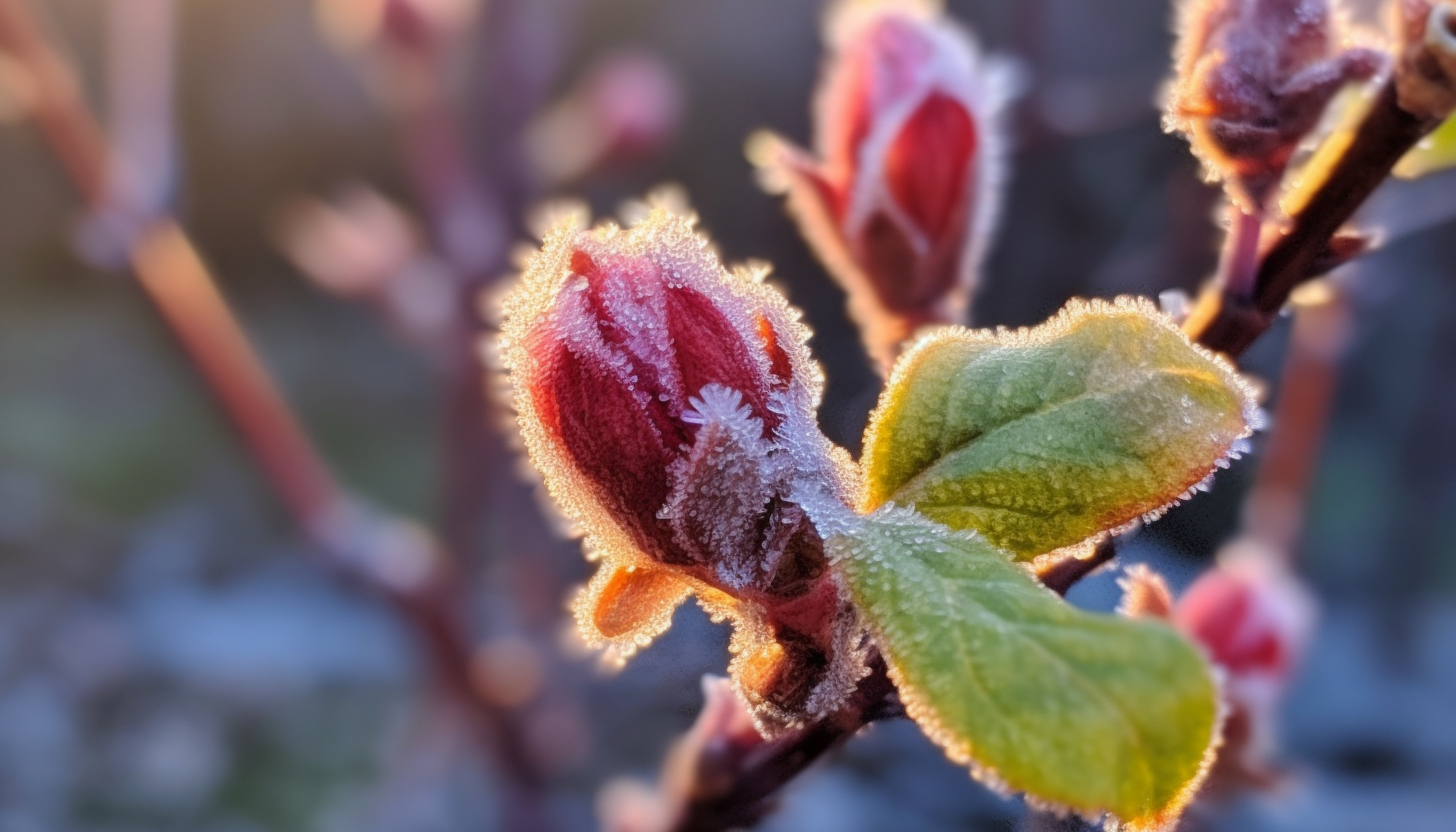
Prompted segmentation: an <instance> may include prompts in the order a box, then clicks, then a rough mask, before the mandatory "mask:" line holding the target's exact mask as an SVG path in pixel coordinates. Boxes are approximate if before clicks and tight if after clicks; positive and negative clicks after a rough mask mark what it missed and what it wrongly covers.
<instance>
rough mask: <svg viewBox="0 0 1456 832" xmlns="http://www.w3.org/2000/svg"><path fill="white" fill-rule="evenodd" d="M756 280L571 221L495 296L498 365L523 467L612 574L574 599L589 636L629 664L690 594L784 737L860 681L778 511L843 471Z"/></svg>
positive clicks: (777, 315) (784, 311)
mask: <svg viewBox="0 0 1456 832" xmlns="http://www.w3.org/2000/svg"><path fill="white" fill-rule="evenodd" d="M762 278H763V274H762V273H753V272H748V271H744V270H740V271H737V272H734V273H730V272H728V271H727V270H725V269H724V268H723V266H722V265H721V264H720V263H719V262H718V259H717V257H716V255H715V254H714V253H713V252H712V251H711V250H710V249H709V248H708V243H707V241H706V240H704V239H703V238H701V237H699V236H698V235H697V233H696V232H695V231H694V230H693V227H692V223H691V221H690V220H687V219H683V218H680V217H675V216H673V215H671V214H669V213H668V212H666V211H665V210H662V209H657V210H654V211H653V212H652V213H651V214H650V215H649V216H648V217H647V218H646V219H645V220H644V221H642V222H641V223H639V224H637V225H635V226H633V227H631V228H629V229H625V230H624V229H621V228H618V227H616V226H612V225H604V226H600V227H598V228H595V229H592V230H590V231H587V230H583V229H582V227H581V226H580V224H579V223H578V222H576V221H575V220H571V219H569V220H567V221H566V222H565V223H563V224H562V225H559V226H558V227H557V228H555V229H554V230H553V231H551V232H550V233H549V234H548V235H547V236H546V239H545V245H544V248H543V249H542V250H541V251H540V252H538V253H537V254H536V255H534V256H533V257H532V258H531V259H530V260H529V262H528V263H527V264H526V269H525V272H524V274H523V276H522V281H521V283H520V285H519V286H518V287H517V288H516V289H515V290H514V291H513V292H512V293H511V295H510V296H509V297H508V298H507V299H506V301H505V313H506V316H505V325H504V333H503V336H504V337H503V339H502V353H503V357H504V360H505V365H506V367H507V369H508V370H509V372H510V377H511V381H512V383H513V386H514V388H515V404H516V409H517V412H518V414H519V422H520V426H521V431H522V434H523V436H524V438H525V441H526V448H527V451H528V453H529V454H530V457H531V461H532V463H534V465H535V467H536V468H537V469H538V470H539V471H540V472H541V473H542V475H543V477H544V478H545V481H546V485H547V487H548V489H549V490H550V492H551V493H552V495H553V496H555V497H556V499H557V500H558V501H559V502H560V503H561V504H562V506H563V507H564V508H565V510H566V511H567V513H568V514H569V515H571V516H572V517H573V518H574V519H575V520H577V521H578V522H579V523H580V524H581V526H582V528H583V530H584V531H585V533H586V535H587V537H588V543H589V545H590V546H591V547H592V549H593V550H594V551H595V552H596V553H597V554H599V555H600V556H601V557H602V558H603V559H604V560H605V561H606V563H605V564H604V565H603V567H602V569H601V571H600V572H599V573H598V577H597V578H596V579H595V580H593V582H592V585H591V587H589V588H588V591H587V593H586V594H585V595H584V596H583V599H582V601H580V602H579V607H578V616H577V617H578V621H579V622H581V623H582V626H583V629H584V631H586V633H587V635H588V637H589V638H590V639H591V640H593V641H595V642H597V643H603V644H610V645H614V646H616V647H618V648H620V652H622V653H627V652H630V651H631V649H633V648H635V647H636V646H638V645H640V644H643V643H646V641H647V640H648V639H650V638H651V637H652V636H654V635H656V634H657V633H660V632H661V631H662V630H664V629H666V626H667V621H668V616H669V614H670V613H671V610H672V608H673V607H674V606H676V605H677V603H679V602H680V601H681V600H682V599H683V598H684V597H685V596H686V595H687V594H688V593H689V592H693V593H696V594H697V595H698V596H699V599H700V600H701V601H702V603H703V604H704V605H705V606H707V607H708V608H709V610H710V611H711V612H712V613H713V614H714V615H716V616H722V617H728V618H732V619H734V620H735V621H736V622H737V623H738V624H739V634H738V636H737V637H736V639H735V642H734V644H735V648H734V652H735V653H738V654H739V655H738V659H737V660H736V661H735V663H734V668H735V670H734V675H735V680H736V682H737V684H738V685H739V689H740V690H741V691H742V692H743V693H744V694H745V696H746V697H747V698H748V700H749V702H750V704H751V705H753V706H754V707H755V713H756V715H757V716H758V717H759V718H760V719H761V720H763V721H765V722H766V723H769V724H783V723H790V722H793V721H795V720H796V719H798V718H800V717H802V716H803V714H804V713H805V709H806V708H810V709H812V708H821V707H829V706H830V705H832V704H833V702H831V701H830V700H832V699H834V696H830V695H829V694H828V693H826V691H829V690H830V689H832V691H833V692H834V693H835V695H838V693H839V692H841V690H842V689H845V679H850V682H851V683H852V681H853V678H857V677H853V678H851V674H852V673H853V672H854V671H853V670H852V669H851V668H850V667H849V663H851V662H853V661H858V658H857V657H856V655H855V654H853V652H852V650H850V649H849V647H850V643H851V642H852V641H853V639H854V637H855V635H856V633H855V631H853V628H852V627H849V626H847V625H846V618H845V615H844V604H843V602H842V601H841V599H840V596H839V593H838V590H837V588H836V587H835V585H834V584H833V578H832V576H831V575H830V573H829V571H828V569H827V563H826V560H825V555H824V547H823V541H822V539H821V537H820V535H819V532H818V531H817V530H816V528H815V526H814V524H813V523H812V522H811V521H810V518H809V516H808V515H807V514H806V512H805V511H804V509H803V508H802V507H801V506H799V505H798V504H797V503H796V502H795V501H794V500H793V499H792V496H791V495H792V493H793V491H794V488H795V485H796V483H798V482H800V481H802V480H803V479H804V478H806V477H807V478H810V479H812V480H814V481H815V482H828V483H829V484H830V487H831V489H833V488H835V487H837V486H836V485H835V484H836V483H839V482H842V481H843V480H841V479H840V478H841V477H843V476H844V474H843V471H844V470H845V469H846V468H847V466H848V465H850V463H848V461H847V459H842V458H841V457H840V456H838V455H834V454H831V453H829V452H828V451H827V448H828V447H829V446H828V443H827V440H824V439H823V438H822V436H820V435H819V434H818V433H817V428H815V427H813V425H814V417H813V408H814V407H815V405H816V404H817V402H818V397H819V394H820V386H821V383H822V382H821V380H820V377H819V374H818V370H817V368H816V367H815V365H814V363H813V361H812V359H811V358H810V357H809V354H808V350H807V349H806V347H805V341H806V340H807V338H808V331H807V330H806V329H805V328H804V327H803V326H802V325H801V324H799V323H798V321H797V315H796V313H794V312H793V311H792V310H791V309H790V307H789V306H788V304H787V303H786V302H785V301H784V300H783V298H782V296H780V295H779V294H778V293H777V292H775V291H774V290H773V289H771V288H769V287H768V286H765V285H764V284H763V283H762ZM825 684H828V687H827V688H826V687H825ZM851 686H852V684H851ZM816 702H817V703H819V704H818V705H817V706H816V705H813V703H816Z"/></svg>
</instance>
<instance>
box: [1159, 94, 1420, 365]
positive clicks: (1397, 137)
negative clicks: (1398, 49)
mask: <svg viewBox="0 0 1456 832" xmlns="http://www.w3.org/2000/svg"><path fill="white" fill-rule="evenodd" d="M1439 123H1440V121H1439V120H1438V119H1429V118H1420V117H1417V116H1415V115H1412V114H1411V113H1408V112H1406V111H1405V110H1403V109H1401V107H1400V104H1399V102H1398V96H1397V93H1396V88H1395V82H1394V80H1393V79H1392V80H1389V81H1386V82H1385V83H1384V84H1382V85H1381V87H1380V91H1379V92H1378V93H1377V94H1376V97H1375V100H1374V102H1373V104H1372V106H1371V108H1370V112H1369V114H1368V115H1367V116H1366V117H1365V119H1364V121H1362V122H1361V124H1360V127H1359V129H1358V130H1357V131H1356V133H1355V136H1354V138H1353V140H1352V141H1351V143H1350V146H1349V148H1348V149H1347V150H1346V151H1345V153H1344V155H1342V156H1341V157H1340V160H1339V161H1338V162H1337V163H1336V164H1335V165H1334V167H1333V169H1332V170H1331V171H1330V173H1329V176H1328V177H1327V178H1326V179H1325V180H1324V182H1323V184H1321V185H1320V186H1319V188H1318V190H1316V191H1315V192H1314V194H1313V196H1311V197H1310V199H1309V202H1308V203H1307V204H1306V205H1305V206H1304V208H1303V209H1302V210H1301V211H1299V213H1298V214H1297V215H1296V216H1295V217H1294V218H1293V219H1292V221H1291V226H1290V228H1289V230H1288V231H1287V232H1286V233H1285V234H1284V235H1283V236H1281V237H1279V238H1278V239H1277V240H1275V241H1274V242H1273V243H1271V244H1270V245H1269V247H1268V248H1267V249H1266V250H1265V251H1264V252H1263V254H1262V256H1261V257H1260V260H1259V268H1258V271H1257V272H1255V275H1254V288H1253V293H1252V295H1243V294H1241V293H1239V292H1237V291H1233V290H1231V289H1230V288H1227V287H1219V286H1215V288H1213V289H1211V290H1210V291H1209V292H1207V293H1205V294H1204V296H1203V297H1202V298H1201V299H1200V300H1199V303H1198V305H1197V306H1196V307H1195V308H1194V310H1193V314H1191V315H1190V316H1189V318H1188V321H1187V323H1186V324H1185V325H1184V331H1185V332H1187V333H1188V334H1189V337H1191V338H1193V340H1195V341H1197V342H1198V343H1200V344H1203V345H1204V346H1206V347H1208V348H1210V349H1214V350H1218V351H1219V352H1224V353H1227V354H1229V355H1233V356H1237V355H1240V354H1242V353H1243V352H1244V350H1246V349H1248V348H1249V346H1250V345H1251V344H1253V343H1254V341H1255V340H1256V339H1257V338H1258V337H1259V336H1260V335H1262V334H1263V333H1264V331H1265V330H1267V329H1268V328H1269V327H1270V326H1272V325H1273V323H1274V321H1275V319H1276V318H1277V317H1278V315H1279V311H1280V310H1281V309H1282V308H1283V307H1284V304H1285V302H1286V301H1288V300H1289V295H1290V293H1291V292H1293V291H1294V289H1295V288H1296V287H1297V286H1299V285H1300V284H1301V283H1304V282H1306V281H1308V280H1311V279H1313V278H1316V277H1319V276H1320V275H1321V274H1323V273H1324V272H1325V271H1328V270H1329V268H1330V267H1331V265H1332V263H1333V264H1337V259H1335V260H1332V258H1331V250H1332V244H1333V241H1334V240H1335V238H1336V235H1337V234H1338V232H1339V231H1340V228H1341V226H1343V225H1344V224H1345V223H1346V222H1348V221H1349V219H1350V218H1351V217H1352V216H1354V215H1355V211H1356V210H1358V209H1359V208H1360V206H1361V205H1362V204H1363V203H1364V202H1365V200H1366V199H1367V198H1368V197H1369V196H1370V194H1372V193H1374V192H1375V189H1376V188H1377V187H1379V185H1380V183H1382V182H1384V181H1385V179H1386V178H1387V177H1388V176H1389V175H1390V172H1391V170H1392V169H1393V168H1394V167H1395V165H1396V163H1397V162H1399V161H1400V159H1401V157H1402V156H1404V155H1405V154H1406V152H1408V151H1409V150H1410V149H1411V148H1412V147H1414V146H1415V145H1416V143H1417V142H1419V141H1420V140H1421V139H1422V138H1423V137H1425V135H1426V134H1427V133H1429V132H1431V131H1432V130H1434V129H1435V128H1436V126H1437V125H1438V124H1439Z"/></svg>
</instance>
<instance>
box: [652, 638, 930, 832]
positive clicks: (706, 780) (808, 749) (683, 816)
mask: <svg viewBox="0 0 1456 832" xmlns="http://www.w3.org/2000/svg"><path fill="white" fill-rule="evenodd" d="M903 715H904V710H903V708H901V706H900V704H899V699H898V696H897V694H896V692H895V686H894V683H892V682H891V681H890V676H889V671H888V668H887V667H886V665H885V661H884V659H883V658H881V657H880V656H879V654H878V653H876V654H875V655H874V656H873V657H872V658H871V660H870V673H869V675H867V676H866V677H865V678H864V679H862V680H861V681H860V684H859V686H858V687H857V688H856V689H855V692H854V693H853V694H852V695H851V696H850V698H849V701H848V702H846V703H845V705H844V707H843V708H841V709H840V710H839V711H838V712H837V713H835V714H834V715H833V716H830V717H827V718H825V719H822V720H820V721H818V722H815V723H812V724H810V725H808V726H805V727H804V728H800V729H798V730H796V731H793V732H791V733H788V734H785V735H783V736H781V737H778V738H776V739H773V740H762V739H761V738H758V737H757V735H754V736H753V739H756V740H757V742H752V741H751V742H749V743H747V744H741V743H718V742H715V741H714V738H712V737H706V738H702V740H703V741H702V743H701V744H700V745H697V746H695V747H692V748H686V749H684V750H685V751H688V752H689V754H690V755H691V756H692V759H675V757H677V756H678V755H672V756H671V757H670V758H669V762H668V765H669V766H671V767H681V768H686V771H687V772H688V778H687V780H686V782H680V783H676V784H674V786H673V790H674V791H675V792H676V793H674V794H669V795H665V797H666V798H667V799H668V800H671V801H674V802H676V803H677V806H676V809H675V810H674V811H671V812H669V818H670V822H669V824H668V826H666V827H665V829H663V830H662V832H720V831H721V830H726V829H737V828H741V827H745V826H751V825H752V824H754V823H756V822H758V821H759V820H760V819H762V818H763V817H764V816H765V815H767V814H768V813H769V812H771V811H773V809H774V808H775V805H776V804H777V799H778V796H779V794H780V792H781V791H782V790H783V787H784V786H785V784H787V783H788V782H789V781H791V780H793V779H794V778H795V777H798V776H799V775H800V774H802V773H803V772H804V771H805V770H807V769H808V768H809V767H810V766H812V765H813V764H814V763H815V762H817V761H818V760H819V759H820V758H822V757H823V756H824V755H825V754H827V753H829V752H830V751H833V750H834V749H836V748H838V747H839V746H840V745H842V744H843V743H844V742H845V741H846V740H848V739H849V738H850V737H852V736H854V735H855V734H856V733H858V732H859V730H860V729H861V728H864V727H865V726H866V725H869V724H870V723H872V722H875V721H878V720H882V719H889V718H892V717H897V716H903ZM665 774H666V775H668V776H669V777H670V776H671V775H672V774H674V772H665Z"/></svg>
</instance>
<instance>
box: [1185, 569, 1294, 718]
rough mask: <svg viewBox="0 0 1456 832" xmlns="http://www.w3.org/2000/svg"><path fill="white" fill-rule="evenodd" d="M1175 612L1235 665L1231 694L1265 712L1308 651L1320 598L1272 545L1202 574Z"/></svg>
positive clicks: (1189, 630)
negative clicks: (1288, 568) (1312, 596)
mask: <svg viewBox="0 0 1456 832" xmlns="http://www.w3.org/2000/svg"><path fill="white" fill-rule="evenodd" d="M1248 545H1253V544H1248ZM1173 620H1174V622H1175V623H1176V625H1177V626H1178V628H1179V629H1180V630H1182V631H1183V632H1184V633H1186V634H1187V635H1188V636H1189V637H1190V638H1192V639H1193V640H1195V641H1197V642H1198V643H1200V644H1202V645H1203V646H1204V647H1205V648H1206V649H1207V650H1208V653H1209V657H1210V658H1211V659H1212V660H1213V661H1214V663H1215V664H1217V665H1219V666H1220V667H1222V668H1223V669H1224V670H1225V671H1226V672H1227V674H1228V676H1227V680H1226V681H1227V688H1228V694H1229V696H1230V698H1231V699H1233V700H1236V704H1238V705H1241V706H1244V707H1248V708H1252V709H1254V710H1256V711H1260V712H1263V711H1266V710H1268V709H1270V708H1272V707H1273V706H1274V705H1275V703H1276V701H1277V698H1278V696H1279V694H1280V693H1282V691H1283V688H1284V685H1285V684H1286V683H1287V682H1288V680H1289V676H1290V674H1291V672H1292V670H1293V669H1294V666H1295V664H1296V663H1297V662H1298V660H1299V658H1300V656H1301V654H1302V653H1303V652H1304V646H1305V642H1306V641H1307V639H1308V636H1309V630H1310V626H1311V624H1312V623H1313V603H1312V601H1311V600H1310V599H1309V595H1308V593H1307V591H1306V590H1305V589H1304V587H1303V586H1302V585H1301V584H1300V583H1299V582H1298V580H1297V579H1296V578H1294V576H1292V575H1290V574H1288V573H1287V572H1286V571H1284V568H1283V567H1282V566H1281V565H1279V563H1278V561H1277V560H1275V559H1274V558H1272V557H1270V556H1269V553H1267V552H1264V551H1262V550H1259V551H1247V552H1244V553H1239V554H1237V555H1235V556H1234V557H1232V558H1224V559H1222V561H1221V562H1220V563H1219V565H1218V566H1215V567H1214V568H1212V569H1210V570H1208V571H1207V572H1205V573H1204V574H1203V575H1201V576H1199V578H1198V580H1196V581H1194V582H1193V585H1192V586H1190V587H1189V588H1188V591H1187V592H1185V593H1184V594H1183V596H1182V597H1181V598H1179V599H1178V603H1177V605H1176V607H1175V608H1174V611H1173Z"/></svg>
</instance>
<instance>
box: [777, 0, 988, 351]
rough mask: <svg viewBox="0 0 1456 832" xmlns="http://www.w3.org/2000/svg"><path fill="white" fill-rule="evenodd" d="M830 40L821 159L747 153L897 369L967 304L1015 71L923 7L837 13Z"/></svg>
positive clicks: (858, 5) (820, 111)
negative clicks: (929, 327)
mask: <svg viewBox="0 0 1456 832" xmlns="http://www.w3.org/2000/svg"><path fill="white" fill-rule="evenodd" d="M827 37H828V40H829V47H830V50H831V54H830V57H829V60H828V62H827V64H826V65H825V69H824V72H823V75H822V77H821V79H820V82H819V91H818V95H817V101H816V108H815V114H814V115H815V125H814V132H815V146H816V149H817V151H818V158H817V159H815V158H812V157H811V155H810V154H808V153H807V152H804V151H800V150H797V149H795V148H793V147H791V146H789V145H787V144H786V143H784V142H782V141H779V140H777V139H773V138H768V137H765V138H763V139H762V140H759V141H758V142H757V144H756V146H754V147H751V148H750V151H751V155H753V156H754V157H755V161H756V162H758V163H759V164H760V165H762V166H763V167H764V168H765V171H766V173H767V174H768V179H769V182H770V185H771V186H773V187H777V188H783V189H786V190H787V192H788V196H789V205H790V209H791V211H792V213H793V214H794V217H795V219H796V220H797V221H798V223H799V226H800V229H801V230H802V231H803V233H804V235H805V237H806V238H808V240H809V242H810V244H811V245H812V246H813V247H814V249H815V251H816V252H817V253H818V255H819V257H820V259H821V260H822V261H823V262H824V264H825V266H826V267H827V268H828V269H829V271H830V272H832V273H833V274H834V276H835V277H836V278H837V279H838V280H839V281H840V283H841V284H842V285H843V286H844V287H845V289H846V290H847V291H848V292H849V295H850V306H851V311H852V312H853V313H854V315H855V318H856V320H857V321H858V322H859V324H860V327H861V329H862V330H863V331H864V334H865V339H866V343H867V345H868V346H869V348H870V350H871V351H872V352H873V353H875V355H876V357H877V358H880V359H881V360H882V362H883V363H886V365H887V366H888V363H889V362H890V361H892V360H893V355H894V352H895V350H896V348H897V347H898V345H899V344H900V342H902V341H903V340H904V339H905V338H907V337H908V336H909V335H911V334H912V333H913V332H914V330H915V329H916V328H917V327H918V326H921V325H924V324H927V323H944V322H949V321H955V320H958V319H959V318H960V317H962V316H963V315H964V311H965V307H966V306H967V305H968V303H969V300H970V295H971V293H972V291H973V290H974V288H975V282H976V279H977V277H978V271H979V268H980V263H981V259H982V256H983V254H984V252H985V247H986V239H987V237H988V235H989V232H990V230H991V226H992V223H993V221H994V219H995V215H996V210H997V204H996V203H997V201H998V197H999V191H1000V185H1001V178H1002V173H1001V136H1000V133H999V127H1000V125H999V124H998V120H999V111H1000V109H1001V107H1002V103H1003V100H1004V98H1005V89H1006V88H1007V86H1008V84H1007V83H1006V78H1005V76H1006V74H1007V73H1006V72H1005V70H1004V68H1003V67H1002V66H1001V65H999V64H997V63H995V62H988V61H985V60H983V59H982V58H981V56H980V54H979V52H978V50H977V48H976V46H975V44H974V43H973V42H972V40H971V38H970V36H969V35H968V34H967V33H966V32H964V31H963V30H961V29H960V28H959V27H957V26H955V25H954V24H952V23H951V22H949V21H948V20H946V19H945V18H944V17H942V16H941V14H940V13H939V9H938V7H937V6H936V5H934V4H932V3H928V2H924V3H889V2H845V3H841V4H840V6H839V7H838V8H837V9H836V10H835V12H834V13H832V14H831V15H830V18H829V26H828V35H827Z"/></svg>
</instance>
